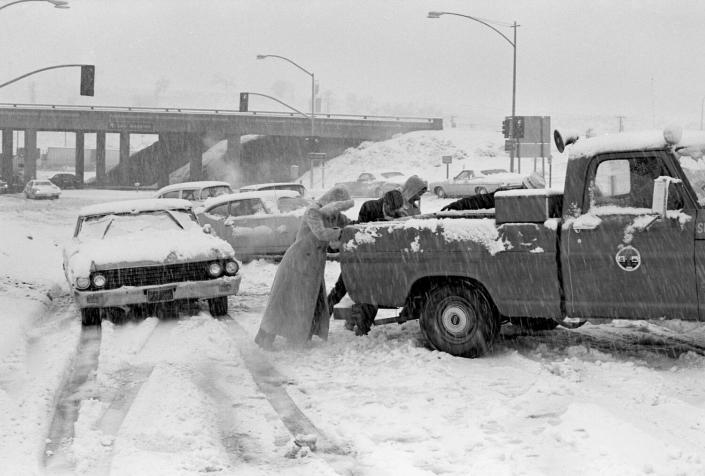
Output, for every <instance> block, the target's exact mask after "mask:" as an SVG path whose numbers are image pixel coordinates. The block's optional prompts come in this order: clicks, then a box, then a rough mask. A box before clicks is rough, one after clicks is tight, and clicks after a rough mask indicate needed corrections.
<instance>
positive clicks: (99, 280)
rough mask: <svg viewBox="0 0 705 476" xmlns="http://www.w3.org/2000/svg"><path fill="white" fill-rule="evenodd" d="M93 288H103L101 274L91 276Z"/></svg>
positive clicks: (103, 281)
mask: <svg viewBox="0 0 705 476" xmlns="http://www.w3.org/2000/svg"><path fill="white" fill-rule="evenodd" d="M93 286H95V287H96V288H102V287H103V286H105V276H103V275H102V274H96V275H94V276H93Z"/></svg>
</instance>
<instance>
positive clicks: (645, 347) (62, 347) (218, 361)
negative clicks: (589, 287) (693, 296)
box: [0, 191, 705, 475]
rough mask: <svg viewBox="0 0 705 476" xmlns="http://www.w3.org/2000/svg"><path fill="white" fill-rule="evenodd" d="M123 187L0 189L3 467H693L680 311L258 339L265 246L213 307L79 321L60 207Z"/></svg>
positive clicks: (699, 401)
mask: <svg viewBox="0 0 705 476" xmlns="http://www.w3.org/2000/svg"><path fill="white" fill-rule="evenodd" d="M128 193H129V196H130V197H131V196H135V193H134V192H95V191H93V192H91V191H76V192H67V193H66V196H64V197H62V198H61V199H60V200H58V201H49V202H28V201H25V200H24V199H22V198H21V197H17V196H2V197H0V223H2V234H1V235H0V245H1V246H0V270H1V271H0V322H2V324H3V328H4V333H3V334H2V335H1V336H0V406H1V407H2V408H3V410H4V411H3V412H0V467H2V468H3V470H2V473H3V474H43V473H46V474H116V475H121V474H125V475H127V474H130V475H134V474H137V475H141V474H145V475H146V474H150V475H152V474H165V475H166V474H170V475H171V474H184V475H194V474H201V473H204V472H216V473H217V474H248V475H249V474H253V475H258V474H263V475H268V474H287V475H299V474H300V475H325V474H361V475H384V474H395V475H396V474H403V475H430V474H457V475H461V474H507V475H513V474H517V475H518V474H542V475H543V474H548V475H563V474H566V473H572V474H578V475H580V474H614V475H618V474H619V475H624V474H627V475H630V474H633V475H637V474H659V475H660V474H666V475H669V474H673V475H676V474H686V475H691V474H692V475H698V474H705V456H704V455H705V379H704V378H703V377H705V357H703V355H702V353H703V346H705V329H704V328H703V326H702V325H700V324H697V323H696V324H692V323H684V322H643V321H639V322H625V321H616V322H613V323H611V324H606V325H600V326H595V325H590V324H588V325H586V326H584V327H583V328H581V329H580V330H579V331H568V330H564V329H559V330H557V331H554V332H551V333H544V334H537V335H526V334H522V333H520V332H518V331H517V330H516V329H513V328H511V327H507V328H506V329H504V331H503V334H502V340H501V341H500V342H499V345H498V346H497V349H496V350H495V351H494V352H493V353H492V354H491V355H489V356H487V357H486V358H482V359H476V360H468V359H461V358H455V357H452V356H449V355H447V354H443V353H439V352H435V351H431V350H429V349H428V348H427V347H426V346H425V343H424V342H423V338H422V336H421V332H420V331H419V327H418V323H416V322H408V323H405V324H403V325H389V326H379V327H376V328H374V329H373V331H372V332H371V334H370V335H369V336H366V337H356V336H354V335H353V334H352V333H350V332H348V331H346V330H344V328H343V326H342V323H341V322H338V321H334V322H333V323H332V326H331V327H332V329H331V336H330V339H329V341H328V342H327V343H324V342H321V341H318V340H316V341H314V342H313V343H312V344H311V346H310V347H309V348H306V349H303V350H295V349H291V348H289V347H288V346H287V345H286V343H285V342H280V341H277V343H276V349H275V350H274V351H273V352H262V351H260V350H259V349H258V348H256V346H254V345H253V344H252V336H254V334H255V332H256V330H257V327H258V325H259V321H260V317H261V314H262V311H263V309H264V306H265V304H266V301H267V293H268V291H269V286H270V285H271V281H272V279H273V276H274V273H275V271H276V264H273V263H267V262H261V261H255V262H252V263H249V264H247V265H245V266H243V269H242V273H243V282H242V288H241V293H240V295H238V296H234V297H231V298H230V313H229V314H230V315H229V318H226V319H222V320H216V319H213V318H212V317H211V316H210V314H209V313H208V312H207V310H205V308H201V309H194V310H191V312H183V313H182V314H181V315H180V316H179V318H178V319H172V320H162V321H159V320H157V319H156V318H148V319H146V320H143V321H139V322H129V323H126V324H122V325H114V324H112V323H110V322H106V323H104V324H103V326H102V329H101V331H100V332H97V331H96V330H95V329H94V330H89V331H83V332H82V330H81V326H80V323H79V316H78V312H77V309H76V308H75V306H74V305H73V304H72V302H71V299H70V297H69V296H68V291H67V288H66V285H65V283H64V277H63V273H62V271H61V258H60V251H61V246H62V245H63V243H64V242H65V241H66V240H67V239H68V238H69V236H70V235H71V232H72V228H73V223H74V220H75V214H76V207H78V206H82V205H85V204H89V203H94V202H98V201H105V200H109V199H114V198H125V197H126V195H125V194H128ZM433 203H434V202H433V199H431V200H428V201H427V202H426V206H433ZM338 270H339V268H338V265H337V263H329V265H328V269H327V272H326V279H327V282H328V284H329V286H330V285H331V284H332V283H333V282H334V280H335V279H336V278H337V275H338ZM297 433H304V434H307V435H315V436H317V440H316V444H317V446H318V447H317V450H316V451H315V452H310V451H308V450H307V448H305V447H304V448H300V447H299V446H298V445H296V444H295V443H294V436H295V435H296V434H297Z"/></svg>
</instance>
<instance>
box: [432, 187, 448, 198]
mask: <svg viewBox="0 0 705 476" xmlns="http://www.w3.org/2000/svg"><path fill="white" fill-rule="evenodd" d="M433 193H435V194H436V196H437V197H438V198H446V197H447V196H448V195H447V194H446V191H445V190H444V189H443V187H436V189H435V190H434V191H433Z"/></svg>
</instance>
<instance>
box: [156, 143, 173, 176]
mask: <svg viewBox="0 0 705 476" xmlns="http://www.w3.org/2000/svg"><path fill="white" fill-rule="evenodd" d="M170 159H171V155H170V154H169V135H168V134H159V148H158V149H157V185H158V186H159V188H161V187H166V186H167V185H169V172H170V171H171V160H170Z"/></svg>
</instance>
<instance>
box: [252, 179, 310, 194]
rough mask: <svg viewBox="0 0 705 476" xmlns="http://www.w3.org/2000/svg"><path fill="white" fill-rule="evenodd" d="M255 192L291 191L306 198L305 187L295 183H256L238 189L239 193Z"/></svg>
mask: <svg viewBox="0 0 705 476" xmlns="http://www.w3.org/2000/svg"><path fill="white" fill-rule="evenodd" d="M257 190H293V191H295V192H298V193H299V195H301V196H302V197H305V196H306V187H304V186H303V185H302V184H300V183H297V182H272V183H258V184H254V185H245V186H244V187H240V192H255V191H257Z"/></svg>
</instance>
